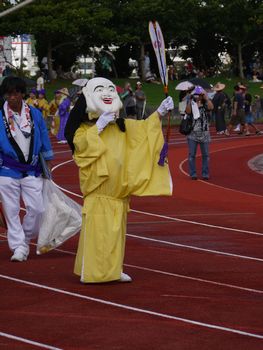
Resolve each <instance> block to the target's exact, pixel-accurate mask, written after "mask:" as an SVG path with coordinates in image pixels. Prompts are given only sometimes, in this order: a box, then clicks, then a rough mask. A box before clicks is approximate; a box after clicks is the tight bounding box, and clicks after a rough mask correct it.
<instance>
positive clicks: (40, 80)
mask: <svg viewBox="0 0 263 350" xmlns="http://www.w3.org/2000/svg"><path fill="white" fill-rule="evenodd" d="M40 89H44V78H43V77H38V78H37V90H40Z"/></svg>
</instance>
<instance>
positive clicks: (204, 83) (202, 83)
mask: <svg viewBox="0 0 263 350" xmlns="http://www.w3.org/2000/svg"><path fill="white" fill-rule="evenodd" d="M189 81H190V82H191V83H192V84H194V85H199V86H201V87H202V88H203V89H205V90H210V89H211V88H212V86H211V85H210V84H209V83H208V82H207V81H206V80H205V79H202V78H193V79H190V80H189Z"/></svg>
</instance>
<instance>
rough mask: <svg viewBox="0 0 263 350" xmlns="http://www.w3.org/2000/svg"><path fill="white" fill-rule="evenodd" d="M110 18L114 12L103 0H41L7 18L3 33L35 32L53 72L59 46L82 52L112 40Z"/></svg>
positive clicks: (4, 21)
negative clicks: (55, 54) (62, 45)
mask: <svg viewBox="0 0 263 350" xmlns="http://www.w3.org/2000/svg"><path fill="white" fill-rule="evenodd" d="M111 17H112V12H111V10H110V9H109V8H108V7H106V6H104V1H100V2H97V1H92V0H72V1H68V0H60V1H56V0H39V1H37V2H36V3H33V4H31V5H29V6H27V7H25V8H23V9H22V10H19V12H17V13H15V14H14V15H12V14H11V15H9V16H8V17H6V18H4V19H3V21H1V23H0V32H1V33H2V35H12V34H14V33H15V34H16V35H17V34H23V33H29V34H33V35H35V37H36V40H37V42H38V45H37V47H38V50H39V52H41V53H42V54H43V51H44V50H45V56H47V58H48V68H49V74H50V75H51V71H52V56H53V49H54V48H55V47H56V46H57V45H60V44H62V43H64V44H65V43H68V45H71V46H74V48H75V49H76V52H77V53H79V52H80V49H79V50H78V48H80V47H81V50H82V52H83V51H85V50H86V51H87V50H88V48H89V47H90V46H92V45H94V43H98V42H102V41H104V40H110V39H111V37H112V30H111V29H110V28H109V27H108V21H109V19H110V18H111ZM73 43H74V44H73ZM44 48H45V49H44Z"/></svg>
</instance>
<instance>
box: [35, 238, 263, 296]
mask: <svg viewBox="0 0 263 350" xmlns="http://www.w3.org/2000/svg"><path fill="white" fill-rule="evenodd" d="M30 244H31V245H34V246H36V244H35V243H30ZM54 251H57V252H60V253H65V254H68V255H72V256H76V253H74V252H71V251H69V250H65V249H60V248H55V249H54ZM124 266H126V267H131V268H134V269H138V270H144V271H149V272H154V273H159V274H162V275H166V276H172V277H178V278H183V279H188V280H192V281H197V282H202V283H208V284H213V285H216V286H222V287H227V288H233V289H238V290H242V291H247V292H252V293H259V294H263V291H262V290H259V289H253V288H247V287H241V286H237V285H235V284H227V283H223V282H216V281H211V280H206V279H203V278H198V277H191V276H186V275H180V274H177V273H172V272H167V271H162V270H156V269H150V268H148V267H142V266H136V265H130V264H124Z"/></svg>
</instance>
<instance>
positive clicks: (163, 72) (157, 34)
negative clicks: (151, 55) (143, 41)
mask: <svg viewBox="0 0 263 350" xmlns="http://www.w3.org/2000/svg"><path fill="white" fill-rule="evenodd" d="M149 34H150V38H151V42H152V46H153V48H154V51H155V55H156V58H157V63H158V68H159V73H160V77H161V79H162V83H163V85H164V86H167V85H168V72H167V69H166V58H165V43H164V39H163V34H162V31H161V28H160V26H159V23H158V22H157V21H150V22H149Z"/></svg>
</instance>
